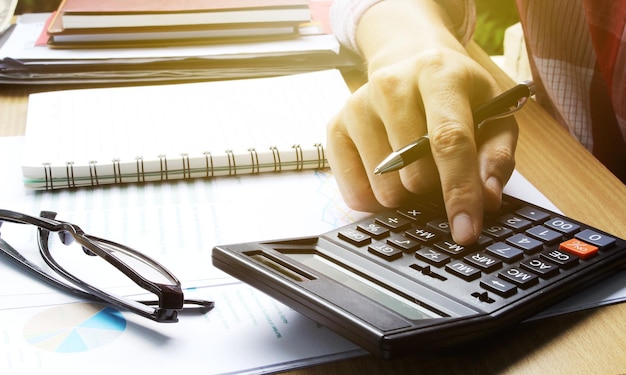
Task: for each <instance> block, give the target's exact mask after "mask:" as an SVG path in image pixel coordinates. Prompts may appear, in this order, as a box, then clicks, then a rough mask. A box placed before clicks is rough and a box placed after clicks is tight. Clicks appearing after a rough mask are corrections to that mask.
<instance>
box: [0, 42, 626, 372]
mask: <svg viewBox="0 0 626 375" xmlns="http://www.w3.org/2000/svg"><path fill="white" fill-rule="evenodd" d="M470 52H471V54H472V55H473V56H474V57H475V58H476V60H477V61H479V62H480V63H481V64H483V65H484V66H486V67H487V68H488V69H489V70H490V71H492V72H493V74H494V76H495V77H496V79H497V81H498V83H499V84H501V86H502V88H503V89H505V88H508V87H510V86H511V85H512V84H513V82H511V80H510V79H509V78H508V77H507V76H506V75H505V74H504V73H503V72H502V71H500V70H499V69H498V68H497V67H496V66H495V65H493V63H492V62H491V60H490V59H489V57H488V56H487V55H485V54H484V53H483V52H482V51H481V50H480V49H479V48H478V47H476V46H475V45H472V46H470ZM348 79H349V81H354V82H350V83H351V84H354V85H358V82H360V81H359V79H358V78H354V77H348ZM44 89H45V88H44ZM34 90H42V88H33V87H1V86H0V136H10V135H23V134H24V128H25V121H26V107H27V103H28V93H30V92H33V91H34ZM516 118H517V121H518V124H519V126H520V139H519V143H518V148H517V153H516V158H517V169H518V170H519V171H520V172H521V173H522V175H524V177H526V178H527V179H528V180H529V181H530V182H532V183H533V184H534V185H535V186H536V187H537V188H539V189H540V190H541V191H542V192H543V193H544V194H545V195H546V196H547V197H548V198H549V199H550V200H551V201H552V202H553V203H554V204H555V205H556V206H557V207H559V208H560V209H561V210H562V211H563V212H564V213H566V214H567V215H569V216H571V217H572V218H575V219H578V220H580V221H583V222H587V223H589V224H591V225H593V226H596V227H598V228H600V229H603V230H605V231H607V232H610V233H613V234H616V235H618V236H620V237H622V238H626V225H624V223H626V201H625V200H624V199H623V197H626V186H625V185H624V184H622V183H621V182H620V181H619V180H617V179H616V178H615V177H614V176H613V175H611V173H610V172H608V171H607V170H606V169H605V168H604V167H603V166H602V165H601V164H600V163H599V162H598V161H596V160H595V159H594V158H593V157H592V156H591V155H590V154H589V153H588V152H587V151H586V150H585V149H584V148H583V147H582V146H580V144H579V143H578V142H576V141H575V140H574V139H573V138H571V137H570V135H569V134H568V133H567V132H566V131H565V130H564V129H563V128H562V127H560V126H559V125H558V124H556V123H555V122H554V121H553V120H552V119H551V118H550V117H549V116H548V115H547V114H546V113H545V112H543V111H542V110H541V109H540V108H539V107H538V106H537V105H536V104H535V103H533V102H530V103H529V104H528V105H527V106H526V107H525V108H524V110H523V111H521V112H519V113H518V114H517V115H516ZM589 192H593V193H592V194H590V193H589ZM619 197H621V198H619ZM625 318H626V304H619V305H614V306H608V307H603V308H598V309H594V310H591V311H585V312H579V313H574V314H570V315H567V316H562V317H557V318H551V319H547V320H544V321H540V322H534V323H529V324H526V325H523V326H520V327H517V328H514V329H511V330H510V331H509V332H508V333H507V334H506V335H503V336H502V337H499V338H497V339H493V340H492V341H491V342H487V343H482V344H481V345H480V347H472V348H467V350H466V351H462V352H457V353H449V354H442V355H441V356H436V357H435V356H432V355H431V356H420V355H419V354H420V353H416V356H415V357H410V358H402V359H399V360H393V361H383V360H379V359H376V358H373V357H363V358H357V359H353V360H344V361H340V362H336V363H329V364H325V365H320V366H315V367H311V368H306V369H301V370H297V371H292V372H290V373H289V374H292V375H293V374H324V375H327V374H342V375H345V374H361V373H369V374H371V373H389V374H404V373H406V374H419V373H425V374H430V373H446V374H450V373H463V374H467V373H476V374H492V373H515V374H522V373H528V374H564V373H567V374H593V373H597V374H618V373H626V355H624V353H626V319H625Z"/></svg>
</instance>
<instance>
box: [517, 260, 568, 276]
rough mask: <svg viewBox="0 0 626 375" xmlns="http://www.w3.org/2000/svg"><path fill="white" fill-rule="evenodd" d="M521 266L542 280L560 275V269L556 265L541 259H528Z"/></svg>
mask: <svg viewBox="0 0 626 375" xmlns="http://www.w3.org/2000/svg"><path fill="white" fill-rule="evenodd" d="M519 265H520V267H522V268H524V269H526V270H529V271H532V272H534V273H536V274H537V275H539V277H541V278H542V279H549V278H550V277H553V276H556V275H558V274H559V267H558V266H557V265H556V264H552V263H550V262H546V261H544V260H542V259H540V258H532V259H527V260H525V261H523V262H520V264H519Z"/></svg>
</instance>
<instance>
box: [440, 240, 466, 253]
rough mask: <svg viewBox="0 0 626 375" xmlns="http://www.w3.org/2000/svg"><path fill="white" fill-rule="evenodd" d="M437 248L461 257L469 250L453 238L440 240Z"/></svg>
mask: <svg viewBox="0 0 626 375" xmlns="http://www.w3.org/2000/svg"><path fill="white" fill-rule="evenodd" d="M435 248H436V249H437V250H441V251H443V252H445V253H447V254H449V255H451V256H453V257H459V256H461V255H463V254H465V253H466V252H467V248H466V247H465V246H461V245H459V244H457V243H456V242H454V241H452V240H451V239H447V240H443V241H439V242H437V243H435Z"/></svg>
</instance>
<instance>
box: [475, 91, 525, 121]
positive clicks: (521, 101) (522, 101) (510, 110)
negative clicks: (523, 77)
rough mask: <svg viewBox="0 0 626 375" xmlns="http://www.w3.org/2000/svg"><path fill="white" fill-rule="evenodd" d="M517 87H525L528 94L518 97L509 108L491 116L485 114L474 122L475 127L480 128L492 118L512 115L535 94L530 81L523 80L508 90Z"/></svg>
mask: <svg viewBox="0 0 626 375" xmlns="http://www.w3.org/2000/svg"><path fill="white" fill-rule="evenodd" d="M519 87H525V89H526V90H528V94H527V95H525V96H523V97H521V98H519V99H518V100H517V102H515V104H513V105H511V106H509V108H508V109H507V110H505V111H503V112H500V113H498V114H495V115H491V116H487V117H485V118H484V119H482V120H481V121H480V122H479V123H477V124H476V127H477V128H480V127H481V126H483V125H484V124H485V123H487V122H490V121H493V120H497V119H501V118H505V117H509V116H511V115H513V114H514V113H515V112H517V111H519V110H520V109H522V107H523V106H524V104H526V102H527V101H528V99H530V97H531V96H533V95H534V94H535V86H534V83H533V82H532V81H526V82H523V83H521V84H519V85H518V86H516V87H515V88H513V89H512V90H510V91H513V90H515V89H516V88H519Z"/></svg>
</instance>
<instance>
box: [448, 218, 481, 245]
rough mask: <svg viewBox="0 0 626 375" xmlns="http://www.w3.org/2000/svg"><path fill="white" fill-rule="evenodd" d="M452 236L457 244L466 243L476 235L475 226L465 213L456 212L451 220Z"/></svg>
mask: <svg viewBox="0 0 626 375" xmlns="http://www.w3.org/2000/svg"><path fill="white" fill-rule="evenodd" d="M452 236H453V237H454V241H456V242H457V243H459V244H466V243H469V242H471V241H473V240H474V239H475V237H476V227H475V226H474V222H473V220H472V218H471V217H470V216H469V215H468V214H465V213H460V214H457V215H456V216H455V217H454V219H453V220H452Z"/></svg>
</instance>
